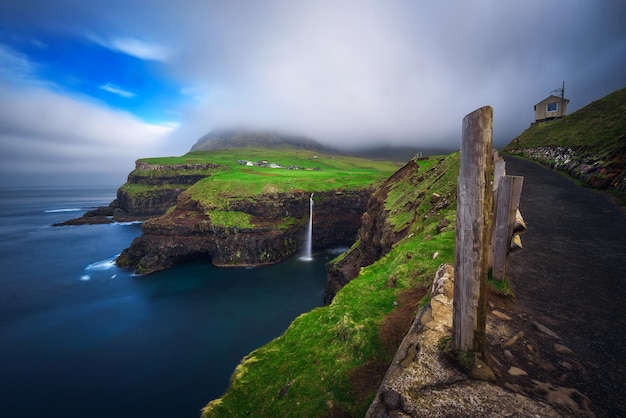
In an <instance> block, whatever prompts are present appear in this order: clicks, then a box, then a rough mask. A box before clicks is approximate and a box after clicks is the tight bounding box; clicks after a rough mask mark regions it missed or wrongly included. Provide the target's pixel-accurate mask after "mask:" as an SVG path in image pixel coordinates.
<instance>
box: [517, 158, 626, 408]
mask: <svg viewBox="0 0 626 418" xmlns="http://www.w3.org/2000/svg"><path fill="white" fill-rule="evenodd" d="M505 160H506V171H507V174H510V175H520V176H524V187H523V191H522V199H521V203H520V210H521V212H522V215H523V217H524V220H525V221H526V224H527V226H528V231H527V232H526V233H525V234H524V235H523V236H522V242H523V245H524V250H523V251H520V252H518V253H515V254H514V255H512V256H511V258H510V260H509V265H508V271H507V273H508V274H507V275H508V277H509V279H510V281H511V285H512V287H513V289H514V291H515V294H516V301H517V303H516V305H518V306H517V309H520V310H523V311H526V312H528V314H529V315H530V316H531V317H532V318H533V320H536V321H537V322H540V323H541V324H543V325H545V326H547V327H548V328H550V329H551V330H553V331H555V332H556V333H557V334H558V335H559V336H560V338H561V341H560V342H561V343H562V344H563V345H564V346H567V347H568V348H570V349H571V350H573V352H574V354H575V356H576V360H577V361H578V363H579V365H580V366H581V370H582V373H580V376H581V378H580V381H579V382H576V385H577V386H576V389H578V390H579V391H580V392H582V393H584V394H585V395H586V396H587V397H589V398H590V400H591V409H592V410H593V411H594V412H595V413H596V415H597V416H598V417H625V416H626V307H625V305H626V215H625V212H624V208H622V207H619V206H617V205H615V204H613V203H612V202H611V201H610V199H609V198H608V197H607V196H606V195H605V194H603V193H600V192H598V191H595V190H592V189H588V188H584V187H580V186H577V185H576V184H575V182H574V180H572V179H571V178H569V177H566V176H565V175H562V174H560V173H557V172H555V171H552V170H549V169H546V168H544V167H542V166H540V165H538V164H536V163H534V162H530V161H526V160H522V159H519V158H514V157H510V156H505Z"/></svg>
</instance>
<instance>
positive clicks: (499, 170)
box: [487, 150, 506, 267]
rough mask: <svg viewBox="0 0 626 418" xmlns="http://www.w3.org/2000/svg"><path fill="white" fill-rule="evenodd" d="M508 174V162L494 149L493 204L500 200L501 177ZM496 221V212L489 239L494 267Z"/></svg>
mask: <svg viewBox="0 0 626 418" xmlns="http://www.w3.org/2000/svg"><path fill="white" fill-rule="evenodd" d="M505 175H506V162H505V161H504V158H502V157H500V156H499V155H498V150H494V151H493V206H494V208H495V207H496V202H497V200H498V184H499V183H500V179H501V178H502V177H503V176H505ZM494 221H495V213H494V217H493V218H492V228H491V236H490V239H489V253H488V255H487V257H488V258H487V259H488V261H487V263H488V266H489V267H493V253H494V242H495V239H496V236H495V232H496V229H495V228H494V227H493V223H494Z"/></svg>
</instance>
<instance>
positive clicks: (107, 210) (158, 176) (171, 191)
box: [53, 158, 220, 226]
mask: <svg viewBox="0 0 626 418" xmlns="http://www.w3.org/2000/svg"><path fill="white" fill-rule="evenodd" d="M158 160H159V159H141V160H137V161H136V162H135V169H134V170H133V171H132V172H131V173H130V174H129V175H128V180H127V182H126V183H125V184H124V185H122V187H120V188H119V189H118V190H117V197H116V199H115V200H113V201H112V202H111V203H110V204H109V205H108V206H102V207H99V208H97V209H94V210H90V211H87V212H86V213H85V214H84V215H83V216H81V217H80V218H75V219H69V220H67V221H65V222H61V223H58V224H54V225H53V226H64V225H88V224H102V223H111V222H115V221H118V222H128V221H136V220H145V219H149V218H152V217H155V216H160V215H163V214H165V212H166V211H167V210H168V209H169V208H170V207H172V206H173V205H175V204H176V198H177V197H178V195H179V194H180V193H181V192H183V191H184V190H186V189H188V188H189V187H190V186H191V185H193V184H195V183H197V182H198V181H200V180H202V179H204V178H206V177H209V176H210V175H211V173H212V172H215V171H217V170H219V169H220V166H219V165H218V164H211V163H204V162H197V161H194V159H193V158H191V159H189V161H188V162H185V163H177V164H159V163H157V162H156V161H158ZM152 161H155V162H152Z"/></svg>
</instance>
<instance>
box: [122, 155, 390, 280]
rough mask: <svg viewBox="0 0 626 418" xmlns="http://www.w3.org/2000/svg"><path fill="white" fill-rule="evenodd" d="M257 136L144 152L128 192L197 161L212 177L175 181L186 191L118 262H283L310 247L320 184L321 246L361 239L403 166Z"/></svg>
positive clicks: (147, 269)
mask: <svg viewBox="0 0 626 418" xmlns="http://www.w3.org/2000/svg"><path fill="white" fill-rule="evenodd" d="M251 145H252V144H250V146H249V147H245V148H227V149H218V150H213V151H197V152H190V153H188V154H186V155H184V156H181V157H163V158H147V159H142V160H140V161H138V163H137V169H135V170H134V171H133V172H132V173H131V175H130V176H129V183H127V184H126V185H124V186H122V187H121V188H120V193H118V201H124V200H123V199H122V198H121V197H120V196H123V197H124V198H125V199H126V201H138V200H142V199H143V200H146V199H148V198H149V197H150V196H155V192H159V191H162V190H167V189H170V188H171V187H172V186H171V185H170V184H168V185H166V186H165V185H160V186H155V185H154V183H155V181H153V180H154V178H161V177H162V176H163V175H164V174H165V173H170V172H172V173H173V174H171V175H172V176H173V178H178V177H179V176H181V175H183V174H184V173H186V172H189V171H190V168H192V167H197V169H198V170H199V172H198V175H201V176H202V178H200V179H198V180H197V181H196V182H195V183H193V184H192V185H190V186H187V187H186V188H185V189H183V190H180V189H181V188H180V186H175V187H179V189H178V190H179V194H178V195H177V196H176V198H175V201H174V202H171V203H170V208H169V209H168V210H167V213H165V214H163V215H162V216H160V217H156V218H152V219H149V220H148V221H146V222H145V223H144V224H143V226H142V229H143V235H142V236H140V237H138V238H137V239H136V240H135V241H133V243H132V244H131V246H130V248H128V249H126V250H124V251H123V252H122V254H121V256H120V257H119V258H118V260H117V262H118V265H120V266H123V267H130V268H133V269H135V270H136V271H138V272H141V273H152V272H155V271H157V270H161V269H164V268H167V267H170V266H172V265H174V264H177V263H181V262H185V261H187V260H190V259H205V260H210V261H211V262H212V263H213V264H214V265H219V266H251V265H262V264H271V263H277V262H280V261H282V260H284V259H285V258H286V257H289V256H291V255H293V254H295V253H296V252H297V251H299V250H300V248H301V247H302V244H303V240H304V236H305V226H306V225H307V223H308V214H309V197H310V195H311V194H312V193H313V194H314V201H315V207H316V216H315V217H314V220H313V222H314V227H315V229H316V234H315V237H314V238H315V239H314V242H313V245H314V246H320V247H324V246H329V245H351V244H352V242H354V237H355V235H356V232H357V230H358V228H359V226H360V216H361V214H362V213H363V211H364V210H365V205H366V204H367V201H368V199H369V196H370V194H371V192H372V190H373V188H374V187H375V185H376V184H377V183H379V182H381V181H383V180H384V179H385V178H387V177H388V176H389V175H390V174H391V173H393V172H394V171H395V170H396V169H397V167H398V165H397V164H396V163H392V162H386V161H372V160H366V159H362V158H355V157H348V156H340V155H329V154H324V153H319V152H315V151H311V150H304V149H298V148H293V147H291V146H290V145H288V144H282V146H281V147H277V148H269V149H268V148H254V147H252V146H251ZM180 167H187V169H186V170H185V169H180ZM177 172H178V174H177V175H174V173H177ZM131 179H132V183H131V182H130V180H131ZM175 182H176V183H177V182H178V180H175ZM148 200H149V199H148Z"/></svg>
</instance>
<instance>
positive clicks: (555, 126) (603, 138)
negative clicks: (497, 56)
mask: <svg viewBox="0 0 626 418" xmlns="http://www.w3.org/2000/svg"><path fill="white" fill-rule="evenodd" d="M625 135H626V88H625V89H621V90H617V91H615V92H613V93H611V94H609V95H607V96H605V97H603V98H602V99H599V100H596V101H594V102H592V103H590V104H588V105H587V106H585V107H583V108H582V109H580V110H578V111H576V112H574V113H572V114H570V115H568V116H566V117H564V118H562V119H557V120H554V121H551V122H546V123H540V124H537V125H533V126H531V127H530V128H529V129H527V130H526V131H524V132H523V133H522V134H521V135H520V136H518V137H517V138H515V139H514V140H513V141H512V142H511V143H510V144H509V145H507V146H506V147H505V149H504V150H505V151H515V150H519V149H523V148H534V147H546V146H563V147H571V148H576V149H582V150H593V151H594V152H595V153H599V154H611V153H614V152H615V151H617V150H620V149H621V150H623V149H624V148H625V147H626V136H625Z"/></svg>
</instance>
